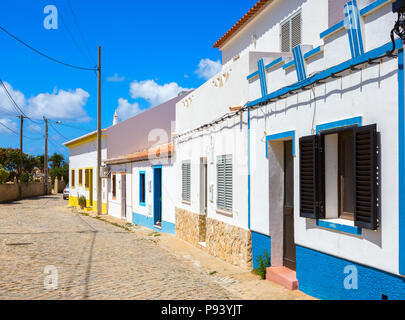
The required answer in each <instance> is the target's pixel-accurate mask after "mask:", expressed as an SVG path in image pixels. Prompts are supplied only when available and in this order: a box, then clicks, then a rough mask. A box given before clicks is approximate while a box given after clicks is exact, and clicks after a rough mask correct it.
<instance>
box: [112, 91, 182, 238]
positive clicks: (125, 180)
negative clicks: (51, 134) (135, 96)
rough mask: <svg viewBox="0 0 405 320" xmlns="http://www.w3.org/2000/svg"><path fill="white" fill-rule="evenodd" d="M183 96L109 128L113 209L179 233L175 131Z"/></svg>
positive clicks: (121, 215) (152, 226)
mask: <svg viewBox="0 0 405 320" xmlns="http://www.w3.org/2000/svg"><path fill="white" fill-rule="evenodd" d="M182 98H183V97H182V96H178V97H176V98H174V99H171V100H169V101H167V102H165V103H163V104H161V105H159V106H156V107H154V108H151V109H149V110H147V111H144V112H142V113H140V114H138V115H136V116H134V117H132V118H130V119H128V120H126V121H123V122H120V123H118V124H115V125H114V126H112V127H110V128H108V129H107V130H106V132H105V135H106V136H107V159H106V161H105V163H106V165H107V166H108V171H109V172H110V176H109V178H108V179H107V182H108V214H109V215H111V216H114V217H117V218H122V219H125V220H127V221H128V222H129V223H133V224H136V225H142V226H145V227H147V228H150V229H152V230H155V231H158V232H163V233H169V234H174V233H175V207H174V199H175V190H176V189H177V188H176V186H177V183H176V179H175V168H174V160H175V159H174V153H175V152H174V148H173V144H172V142H171V139H172V132H173V131H174V121H175V119H176V117H175V105H176V102H177V101H179V100H180V99H182Z"/></svg>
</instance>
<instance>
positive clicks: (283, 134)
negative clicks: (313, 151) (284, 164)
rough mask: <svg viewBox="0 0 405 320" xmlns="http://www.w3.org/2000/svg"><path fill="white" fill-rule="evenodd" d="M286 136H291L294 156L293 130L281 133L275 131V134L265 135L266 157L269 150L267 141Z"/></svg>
mask: <svg viewBox="0 0 405 320" xmlns="http://www.w3.org/2000/svg"><path fill="white" fill-rule="evenodd" d="M286 138H292V142H293V156H294V157H295V131H286V132H281V133H276V134H271V135H268V136H266V158H267V159H268V158H269V150H268V145H269V141H275V140H281V139H286Z"/></svg>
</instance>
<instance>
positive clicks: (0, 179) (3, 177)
mask: <svg viewBox="0 0 405 320" xmlns="http://www.w3.org/2000/svg"><path fill="white" fill-rule="evenodd" d="M9 176H10V172H8V171H7V170H6V169H4V168H3V166H2V165H1V164H0V183H4V182H6V181H7V179H8V177H9Z"/></svg>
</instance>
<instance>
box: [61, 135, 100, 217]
mask: <svg viewBox="0 0 405 320" xmlns="http://www.w3.org/2000/svg"><path fill="white" fill-rule="evenodd" d="M104 132H105V131H104V130H103V135H102V147H101V159H102V161H104V160H105V159H106V157H107V145H106V139H105V138H106V137H105V135H104ZM64 146H66V147H67V148H69V187H70V188H69V205H70V206H74V207H78V206H79V203H78V199H79V197H80V196H84V197H85V198H86V210H88V211H93V210H97V180H96V179H97V177H96V174H97V132H96V131H95V132H91V133H89V134H86V135H84V136H81V137H79V138H76V139H74V140H71V141H68V142H66V143H64ZM102 188H103V190H102V201H103V203H102V212H103V213H104V214H105V213H107V186H106V182H105V181H103V182H102Z"/></svg>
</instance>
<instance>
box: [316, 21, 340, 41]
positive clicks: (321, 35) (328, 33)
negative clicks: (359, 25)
mask: <svg viewBox="0 0 405 320" xmlns="http://www.w3.org/2000/svg"><path fill="white" fill-rule="evenodd" d="M344 26H345V21H344V20H342V21H340V22H338V23H336V24H335V25H333V26H332V27H330V28H329V29H327V30H325V31H323V32H322V33H321V34H320V37H321V39H323V38H325V37H327V36H329V35H331V34H332V33H334V32H336V31H338V30H340V29H343V28H344Z"/></svg>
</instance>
